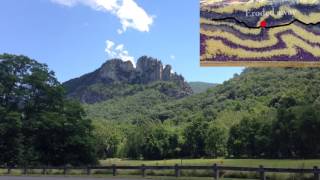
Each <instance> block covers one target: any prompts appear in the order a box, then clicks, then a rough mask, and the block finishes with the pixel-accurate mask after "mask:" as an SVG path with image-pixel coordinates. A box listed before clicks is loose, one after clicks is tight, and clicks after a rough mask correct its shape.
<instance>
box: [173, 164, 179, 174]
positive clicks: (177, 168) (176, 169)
mask: <svg viewBox="0 0 320 180" xmlns="http://www.w3.org/2000/svg"><path fill="white" fill-rule="evenodd" d="M174 169H175V174H176V177H180V168H179V165H178V164H176V165H175V166H174Z"/></svg>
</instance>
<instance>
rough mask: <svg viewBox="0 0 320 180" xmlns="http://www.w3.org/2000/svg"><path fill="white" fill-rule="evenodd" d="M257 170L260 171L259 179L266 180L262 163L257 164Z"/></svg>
mask: <svg viewBox="0 0 320 180" xmlns="http://www.w3.org/2000/svg"><path fill="white" fill-rule="evenodd" d="M259 168H260V169H259V172H260V180H266V174H265V172H264V168H263V166H262V165H260V166H259Z"/></svg>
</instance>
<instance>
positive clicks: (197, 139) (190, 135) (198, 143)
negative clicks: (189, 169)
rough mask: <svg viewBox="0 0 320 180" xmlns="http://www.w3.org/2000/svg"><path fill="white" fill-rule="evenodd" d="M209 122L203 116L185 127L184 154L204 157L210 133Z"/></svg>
mask: <svg viewBox="0 0 320 180" xmlns="http://www.w3.org/2000/svg"><path fill="white" fill-rule="evenodd" d="M208 126H209V124H208V122H207V121H206V120H205V119H204V118H203V117H201V116H198V117H195V119H194V120H193V121H192V122H191V123H190V124H188V125H187V126H186V127H185V130H184V132H183V135H184V139H185V143H184V147H183V153H184V155H187V156H191V157H203V156H205V155H206V153H205V144H206V142H205V141H206V136H207V133H208Z"/></svg>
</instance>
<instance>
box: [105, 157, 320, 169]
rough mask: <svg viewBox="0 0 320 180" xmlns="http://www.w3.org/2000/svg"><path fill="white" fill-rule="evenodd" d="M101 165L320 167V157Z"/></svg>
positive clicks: (131, 162)
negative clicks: (310, 158) (215, 164)
mask: <svg viewBox="0 0 320 180" xmlns="http://www.w3.org/2000/svg"><path fill="white" fill-rule="evenodd" d="M100 162H101V165H112V164H116V165H141V164H145V165H175V164H179V165H181V163H182V165H212V164H214V163H217V164H219V165H224V166H242V167H258V166H259V165H263V166H264V167H278V168H280V167H282V168H313V167H314V166H319V167H320V159H312V160H302V159H300V160H289V159H287V160H270V159H183V160H182V161H181V160H180V159H172V160H161V161H142V160H121V159H106V160H101V161H100Z"/></svg>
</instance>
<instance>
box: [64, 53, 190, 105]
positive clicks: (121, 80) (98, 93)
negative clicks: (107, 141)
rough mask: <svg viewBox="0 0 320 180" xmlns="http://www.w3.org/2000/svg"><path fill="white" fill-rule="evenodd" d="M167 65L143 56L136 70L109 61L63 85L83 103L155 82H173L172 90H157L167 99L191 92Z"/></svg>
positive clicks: (116, 61)
mask: <svg viewBox="0 0 320 180" xmlns="http://www.w3.org/2000/svg"><path fill="white" fill-rule="evenodd" d="M171 71H172V67H171V66H170V65H166V66H165V67H164V66H163V64H162V62H161V61H160V60H158V59H155V58H152V57H148V56H142V57H140V58H139V59H138V61H137V65H136V67H134V65H133V64H132V63H131V62H130V61H122V60H121V59H111V60H108V61H106V62H105V63H104V64H102V66H101V67H100V68H98V69H96V70H95V71H93V72H90V73H87V74H84V75H82V76H80V77H78V78H74V79H71V80H69V81H66V82H64V83H63V86H64V87H65V88H66V94H67V96H68V97H69V98H73V99H77V100H79V101H80V102H82V103H89V104H92V103H96V102H101V101H105V100H108V99H112V98H114V97H118V96H127V95H133V94H135V93H137V92H140V91H142V90H143V87H144V86H146V85H148V84H150V83H154V82H160V81H163V82H173V83H174V84H175V85H177V88H176V89H175V90H170V88H169V89H160V91H162V92H163V93H165V94H166V95H168V96H170V97H175V98H182V97H185V96H188V95H191V94H192V93H193V91H192V89H191V87H190V86H189V84H188V83H187V82H186V81H185V80H184V77H183V76H182V75H178V74H177V73H172V72H171Z"/></svg>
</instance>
